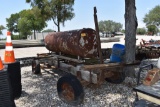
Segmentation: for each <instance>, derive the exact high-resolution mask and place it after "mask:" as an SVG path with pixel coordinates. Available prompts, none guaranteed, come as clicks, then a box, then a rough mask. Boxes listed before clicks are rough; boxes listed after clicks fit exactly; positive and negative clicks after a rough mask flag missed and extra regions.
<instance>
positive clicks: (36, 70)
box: [32, 60, 41, 74]
mask: <svg viewBox="0 0 160 107" xmlns="http://www.w3.org/2000/svg"><path fill="white" fill-rule="evenodd" d="M32 73H33V74H40V73H41V67H40V63H39V61H38V60H33V61H32Z"/></svg>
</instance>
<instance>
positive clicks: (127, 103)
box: [0, 47, 146, 107]
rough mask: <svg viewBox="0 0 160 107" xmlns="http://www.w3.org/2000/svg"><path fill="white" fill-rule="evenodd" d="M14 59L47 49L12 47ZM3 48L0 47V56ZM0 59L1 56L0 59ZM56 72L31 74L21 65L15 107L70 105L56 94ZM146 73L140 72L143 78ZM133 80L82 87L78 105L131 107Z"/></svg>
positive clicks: (43, 51)
mask: <svg viewBox="0 0 160 107" xmlns="http://www.w3.org/2000/svg"><path fill="white" fill-rule="evenodd" d="M14 51H15V56H16V58H20V57H30V56H36V54H37V53H45V52H48V50H46V49H45V48H44V47H33V48H19V49H14ZM3 53H4V50H3V49H2V50H0V56H2V55H3ZM2 59H3V58H2ZM57 72H58V73H63V71H56V70H46V71H44V70H42V74H40V75H33V74H32V72H31V66H27V67H22V68H21V75H22V81H21V82H22V95H21V97H20V98H19V99H16V100H15V103H16V106H17V107H71V106H70V105H67V104H66V103H64V102H62V101H61V100H60V99H59V97H58V94H57V81H58V79H59V78H60V75H58V74H57ZM145 75H146V73H145V72H144V73H143V74H142V77H141V78H143V77H144V76H145ZM135 86H136V79H135V78H130V77H126V79H125V81H124V82H123V83H121V84H111V83H108V82H104V83H103V84H102V85H101V86H100V87H98V88H93V87H90V86H89V87H83V88H84V93H85V98H84V102H83V104H81V105H78V106H79V107H131V106H132V105H133V101H134V99H135V93H134V92H133V91H132V89H133V87H135Z"/></svg>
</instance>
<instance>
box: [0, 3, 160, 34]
mask: <svg viewBox="0 0 160 107" xmlns="http://www.w3.org/2000/svg"><path fill="white" fill-rule="evenodd" d="M157 5H160V0H136V8H137V10H136V14H137V19H138V27H139V28H140V27H145V24H144V23H143V18H144V16H145V14H146V13H148V12H149V10H151V9H152V8H154V7H155V6H157ZM95 6H96V8H97V16H98V21H100V20H113V21H115V22H119V23H122V24H123V28H124V26H125V25H124V24H125V20H124V13H125V0H75V4H74V13H75V17H74V18H73V19H72V20H70V21H67V22H65V26H64V27H63V26H61V31H66V30H73V29H81V28H93V29H94V17H93V7H95ZM29 8H31V7H30V4H27V3H25V0H3V1H2V3H0V13H1V14H0V25H3V26H6V18H9V17H10V15H11V14H15V13H18V12H20V11H21V10H23V9H29ZM157 14H158V13H157ZM48 28H50V29H54V30H57V28H56V26H55V25H54V23H53V21H49V22H48V26H47V28H45V29H48ZM6 32H7V30H3V36H5V35H6ZM0 36H1V37H2V35H0Z"/></svg>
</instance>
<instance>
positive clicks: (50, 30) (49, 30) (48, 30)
mask: <svg viewBox="0 0 160 107" xmlns="http://www.w3.org/2000/svg"><path fill="white" fill-rule="evenodd" d="M42 32H55V31H54V30H52V29H46V30H43V31H42Z"/></svg>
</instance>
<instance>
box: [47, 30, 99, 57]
mask: <svg viewBox="0 0 160 107" xmlns="http://www.w3.org/2000/svg"><path fill="white" fill-rule="evenodd" d="M44 42H45V46H46V48H47V49H48V50H49V51H52V52H61V53H64V54H69V55H75V56H80V57H83V58H93V57H96V56H97V54H98V53H97V42H96V31H95V30H93V29H91V28H83V29H79V30H71V31H64V32H53V33H50V34H48V35H47V36H46V37H45V40H44Z"/></svg>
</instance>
